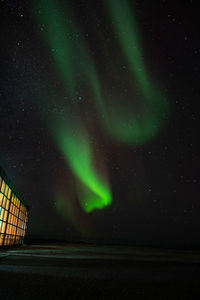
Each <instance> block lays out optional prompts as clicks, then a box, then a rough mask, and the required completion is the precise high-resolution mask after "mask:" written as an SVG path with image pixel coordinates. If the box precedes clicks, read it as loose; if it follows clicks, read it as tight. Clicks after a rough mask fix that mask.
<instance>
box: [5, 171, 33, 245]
mask: <svg viewBox="0 0 200 300" xmlns="http://www.w3.org/2000/svg"><path fill="white" fill-rule="evenodd" d="M28 216H29V208H28V207H27V206H26V205H25V204H24V203H23V200H22V198H21V197H20V195H19V194H18V192H17V191H16V189H15V188H14V186H13V185H12V183H11V181H10V180H9V178H8V177H7V176H6V174H5V172H4V170H3V169H2V168H1V167H0V247H2V246H10V245H22V244H23V241H24V237H25V234H26V230H27V224H28Z"/></svg>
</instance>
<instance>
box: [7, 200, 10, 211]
mask: <svg viewBox="0 0 200 300" xmlns="http://www.w3.org/2000/svg"><path fill="white" fill-rule="evenodd" d="M9 203H10V201H9V200H7V202H6V209H7V210H8V208H9Z"/></svg>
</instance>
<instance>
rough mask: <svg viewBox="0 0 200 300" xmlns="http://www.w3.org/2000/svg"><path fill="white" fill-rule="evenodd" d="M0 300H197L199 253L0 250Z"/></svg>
mask: <svg viewBox="0 0 200 300" xmlns="http://www.w3.org/2000/svg"><path fill="white" fill-rule="evenodd" d="M1 299H2V300H6V299H9V300H10V299H13V300H15V299H27V300H29V299H154V300H156V299H170V300H172V299H200V253H199V252H197V251H172V250H159V249H151V248H140V247H118V246H113V247H111V246H94V245H93V246H91V245H72V244H65V245H64V244H62V245H58V244H57V245H32V246H25V247H23V248H12V249H9V250H5V249H4V250H0V300H1Z"/></svg>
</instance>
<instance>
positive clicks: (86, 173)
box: [54, 123, 112, 213]
mask: <svg viewBox="0 0 200 300" xmlns="http://www.w3.org/2000/svg"><path fill="white" fill-rule="evenodd" d="M71 125H72V124H71V123H70V127H71ZM56 128H57V130H56V131H55V127H54V134H55V135H54V136H55V138H56V140H57V143H58V145H59V148H60V149H61V151H62V153H63V155H64V157H65V159H66V161H67V162H68V164H69V166H70V168H71V170H72V171H73V173H74V174H75V175H76V177H77V178H78V179H79V180H80V182H81V183H82V184H83V185H84V187H81V188H79V189H78V190H79V192H78V193H79V197H80V202H81V205H82V208H83V209H84V210H85V211H86V212H88V213H89V212H91V211H92V210H94V209H102V208H104V207H106V206H108V205H110V204H111V202H112V199H111V192H110V189H109V185H108V183H106V182H104V181H105V180H103V179H102V178H100V176H99V174H98V172H97V170H95V168H94V163H93V159H94V158H93V154H92V148H91V145H90V142H89V138H88V136H87V134H86V133H85V132H83V131H82V132H81V131H80V127H79V128H77V131H76V132H75V131H73V132H72V131H71V129H70V130H69V127H67V126H65V125H63V124H61V125H59V124H57V125H56ZM73 128H75V125H74V127H73Z"/></svg>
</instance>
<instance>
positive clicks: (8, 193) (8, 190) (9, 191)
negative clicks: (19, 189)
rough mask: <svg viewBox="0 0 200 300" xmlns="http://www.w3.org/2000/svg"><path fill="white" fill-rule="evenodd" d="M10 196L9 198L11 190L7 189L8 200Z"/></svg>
mask: <svg viewBox="0 0 200 300" xmlns="http://www.w3.org/2000/svg"><path fill="white" fill-rule="evenodd" d="M10 196H11V189H10V188H9V189H8V199H10Z"/></svg>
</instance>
